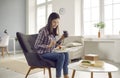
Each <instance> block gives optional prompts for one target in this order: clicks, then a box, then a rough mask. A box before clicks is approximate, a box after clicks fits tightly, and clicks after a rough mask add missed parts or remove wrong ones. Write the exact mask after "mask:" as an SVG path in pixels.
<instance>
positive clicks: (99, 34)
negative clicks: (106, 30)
mask: <svg viewBox="0 0 120 78" xmlns="http://www.w3.org/2000/svg"><path fill="white" fill-rule="evenodd" d="M100 36H101V33H100V30H99V31H98V38H100Z"/></svg>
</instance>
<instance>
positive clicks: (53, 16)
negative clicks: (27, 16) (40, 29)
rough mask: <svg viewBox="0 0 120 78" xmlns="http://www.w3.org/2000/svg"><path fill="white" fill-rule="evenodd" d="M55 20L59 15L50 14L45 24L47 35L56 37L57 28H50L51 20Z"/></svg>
mask: <svg viewBox="0 0 120 78" xmlns="http://www.w3.org/2000/svg"><path fill="white" fill-rule="evenodd" d="M57 18H60V16H59V14H57V13H56V12H52V13H51V14H50V16H49V17H48V22H47V28H48V31H49V34H53V35H54V36H57V35H58V33H57V29H58V26H57V27H56V28H52V20H54V19H57Z"/></svg>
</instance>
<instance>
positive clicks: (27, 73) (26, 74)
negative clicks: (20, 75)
mask: <svg viewBox="0 0 120 78" xmlns="http://www.w3.org/2000/svg"><path fill="white" fill-rule="evenodd" d="M31 70H32V67H30V68H29V70H28V72H27V74H26V76H25V78H27V76H28V74H29V73H30V71H31Z"/></svg>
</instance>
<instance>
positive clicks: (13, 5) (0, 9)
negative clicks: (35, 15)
mask: <svg viewBox="0 0 120 78" xmlns="http://www.w3.org/2000/svg"><path fill="white" fill-rule="evenodd" d="M25 5H26V2H25V0H0V36H1V35H2V34H3V31H4V30H5V29H7V31H8V34H9V35H10V37H16V32H23V33H25V30H26V17H25V13H26V11H25V10H26V6H25ZM12 46H13V42H12V40H11V41H10V45H9V51H10V50H12V49H13V48H12ZM17 48H18V49H20V48H19V44H18V42H16V49H17Z"/></svg>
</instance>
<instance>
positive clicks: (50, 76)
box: [48, 68, 52, 78]
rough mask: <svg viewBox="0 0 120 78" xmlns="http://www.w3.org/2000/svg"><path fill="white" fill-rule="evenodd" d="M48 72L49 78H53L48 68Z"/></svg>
mask: <svg viewBox="0 0 120 78" xmlns="http://www.w3.org/2000/svg"><path fill="white" fill-rule="evenodd" d="M48 71H49V78H52V75H51V69H50V68H48Z"/></svg>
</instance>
